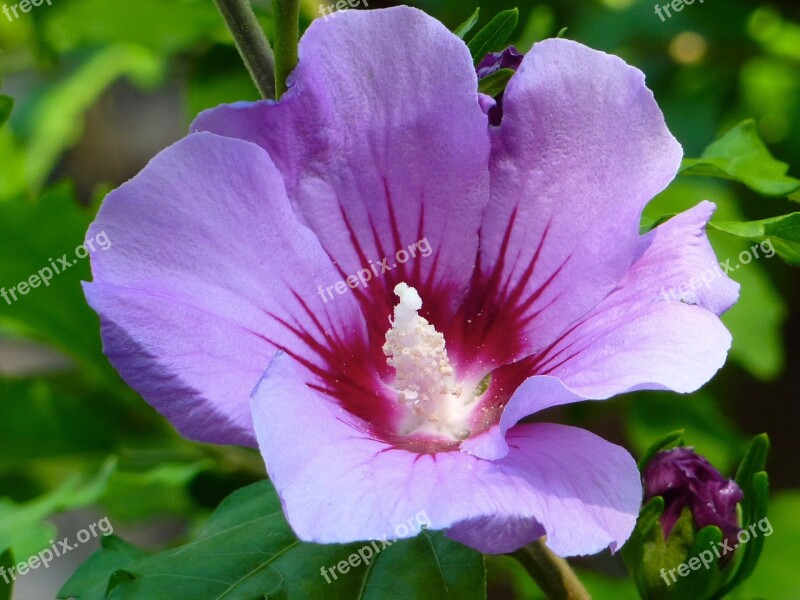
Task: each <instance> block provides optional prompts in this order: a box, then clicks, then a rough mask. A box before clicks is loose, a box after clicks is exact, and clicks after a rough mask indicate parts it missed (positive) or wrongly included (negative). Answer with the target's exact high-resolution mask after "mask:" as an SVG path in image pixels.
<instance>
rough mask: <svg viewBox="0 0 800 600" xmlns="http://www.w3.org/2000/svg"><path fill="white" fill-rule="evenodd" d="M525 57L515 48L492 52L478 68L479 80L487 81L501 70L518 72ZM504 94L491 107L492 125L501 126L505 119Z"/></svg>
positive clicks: (490, 120)
mask: <svg viewBox="0 0 800 600" xmlns="http://www.w3.org/2000/svg"><path fill="white" fill-rule="evenodd" d="M524 56H525V55H524V54H520V53H519V52H518V51H517V49H516V48H515V47H514V46H509V47H508V48H506V49H505V50H503V51H502V52H490V53H489V54H487V55H486V56H485V57H484V58H483V60H482V61H481V62H480V63H479V64H478V66H477V67H476V71H477V73H478V80H479V81H480V80H482V79H486V78H487V77H489V76H490V75H493V74H495V73H496V72H497V71H499V70H500V69H511V70H512V71H516V70H517V69H518V68H519V66H520V65H521V64H522V59H523V58H524ZM503 93H504V92H500V93H499V94H497V95H496V96H495V97H494V100H495V105H494V106H492V107H490V108H489V110H488V112H487V115H488V117H489V123H490V124H492V125H500V121H501V119H502V118H503Z"/></svg>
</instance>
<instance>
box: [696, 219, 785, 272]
mask: <svg viewBox="0 0 800 600" xmlns="http://www.w3.org/2000/svg"><path fill="white" fill-rule="evenodd" d="M709 225H710V226H711V227H713V228H714V229H717V230H718V231H724V232H725V233H728V234H730V235H735V236H737V237H742V238H746V239H748V240H753V241H757V242H762V241H765V240H766V241H768V243H769V244H771V245H772V248H774V251H775V252H777V253H778V255H779V256H780V257H781V258H783V260H785V261H786V262H787V263H789V264H790V265H793V266H795V267H798V266H800V212H794V213H790V214H788V215H782V216H780V217H773V218H771V219H762V220H760V221H746V222H743V223H742V222H736V221H716V222H715V221H711V223H709ZM766 250H767V251H769V250H770V246H769V245H767V246H766Z"/></svg>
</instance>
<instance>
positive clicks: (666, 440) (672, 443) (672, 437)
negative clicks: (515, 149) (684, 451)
mask: <svg viewBox="0 0 800 600" xmlns="http://www.w3.org/2000/svg"><path fill="white" fill-rule="evenodd" d="M683 433H684V430H683V429H678V430H677V431H672V432H670V433H668V434H666V435H665V436H664V437H662V438H661V439H659V440H656V441H655V442H654V443H653V444H651V445H650V447H649V448H648V449H647V450H645V451H644V452H643V453H642V456H641V457H640V458H639V463H638V466H639V470H640V471H643V470H644V468H645V467H646V466H647V463H649V462H650V460H651V459H652V458H653V457H654V456H655V455H656V454H658V453H659V452H661V451H662V450H669V449H671V448H675V447H676V446H681V445H683Z"/></svg>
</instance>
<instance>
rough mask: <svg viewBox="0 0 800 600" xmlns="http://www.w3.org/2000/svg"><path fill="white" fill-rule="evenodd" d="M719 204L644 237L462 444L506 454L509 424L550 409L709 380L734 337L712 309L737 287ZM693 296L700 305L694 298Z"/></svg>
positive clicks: (487, 453) (480, 452) (687, 387)
mask: <svg viewBox="0 0 800 600" xmlns="http://www.w3.org/2000/svg"><path fill="white" fill-rule="evenodd" d="M713 211H714V205H713V204H711V203H710V202H703V203H701V204H699V205H697V206H696V207H694V208H693V209H691V210H688V211H686V212H684V213H681V214H680V215H677V216H676V217H674V218H672V219H670V220H669V221H668V222H666V223H664V224H663V225H661V226H659V227H657V228H656V229H654V230H653V231H651V232H650V233H648V234H647V235H645V236H643V237H642V238H641V241H640V244H639V250H638V254H639V256H638V258H637V259H636V261H635V262H634V264H633V265H632V266H631V268H630V270H629V272H628V274H627V275H626V277H625V279H624V280H623V281H622V283H621V284H620V286H619V288H618V289H617V290H615V291H614V292H613V293H612V294H611V295H610V296H609V297H608V298H606V299H605V300H604V301H603V302H602V303H601V304H600V305H599V306H597V308H596V309H595V310H593V311H592V312H591V313H590V314H589V315H588V316H587V317H585V318H584V319H582V320H581V321H580V322H579V324H577V325H575V326H574V327H572V328H571V329H570V330H569V331H568V332H567V333H566V335H565V336H564V337H563V338H561V339H559V340H558V341H557V342H556V343H555V344H554V345H553V346H552V347H551V348H549V349H548V350H547V351H545V352H543V353H542V355H541V356H539V357H535V358H534V359H533V361H532V364H533V367H532V369H533V371H535V372H536V373H538V375H536V376H534V377H531V378H529V379H527V380H526V381H525V382H524V383H523V384H522V385H520V387H519V388H518V389H517V390H516V392H514V395H513V396H512V397H511V399H510V400H509V402H508V404H507V405H506V406H505V408H504V409H503V413H502V415H501V417H500V421H499V423H498V424H497V425H495V426H493V427H491V428H490V429H488V430H487V431H485V432H483V433H482V434H481V435H478V436H475V437H473V438H470V439H468V440H465V441H464V442H463V443H462V444H461V448H462V449H463V450H464V451H466V452H469V453H471V454H475V455H476V456H480V457H482V458H486V459H497V458H501V457H503V456H505V455H506V454H507V453H508V444H507V443H506V440H505V434H506V431H508V430H509V429H510V428H511V427H513V426H514V425H515V424H516V423H518V422H519V421H520V420H521V419H523V418H525V417H526V416H528V415H531V414H534V413H537V412H539V411H542V410H544V409H546V408H550V407H552V406H558V405H562V404H569V403H572V402H580V401H581V400H586V399H594V400H598V399H605V398H609V397H611V396H615V395H617V394H622V393H624V392H628V391H632V390H637V389H670V390H675V391H678V392H683V393H687V392H692V391H694V390H696V389H697V388H699V387H700V386H701V385H703V384H704V383H705V382H707V381H708V380H709V379H711V377H712V376H713V375H714V373H716V372H717V370H718V369H719V368H720V367H721V366H722V365H723V364H724V362H725V358H726V356H727V351H728V349H729V348H730V341H731V338H730V334H729V333H728V332H727V330H726V329H725V327H724V326H723V325H722V323H721V322H720V321H719V319H717V317H716V316H715V315H714V314H712V312H709V311H713V312H714V313H717V314H718V313H721V312H723V311H725V310H727V309H728V308H729V307H730V306H731V305H732V304H733V303H734V302H735V301H736V298H737V296H738V290H739V285H738V284H737V283H735V282H734V281H732V280H731V279H729V278H728V277H727V276H725V275H724V274H723V273H722V270H721V269H720V267H719V264H718V262H717V259H716V257H715V255H714V251H713V250H712V249H711V246H710V244H709V243H708V238H707V237H706V234H705V225H706V223H707V222H708V219H709V218H711V215H712V213H713ZM690 282H691V283H690ZM706 282H708V284H707V285H706ZM695 284H697V285H695ZM684 286H686V287H687V288H690V289H691V290H692V292H691V294H680V295H682V296H683V297H684V302H678V301H676V300H673V299H672V298H673V293H672V290H676V292H675V294H676V295H678V292H677V290H679V289H683V288H684ZM689 297H691V300H692V302H691V303H692V304H696V305H697V306H689V305H688V302H689V300H688V299H686V298H689ZM701 307H702V308H701ZM704 309H707V310H704Z"/></svg>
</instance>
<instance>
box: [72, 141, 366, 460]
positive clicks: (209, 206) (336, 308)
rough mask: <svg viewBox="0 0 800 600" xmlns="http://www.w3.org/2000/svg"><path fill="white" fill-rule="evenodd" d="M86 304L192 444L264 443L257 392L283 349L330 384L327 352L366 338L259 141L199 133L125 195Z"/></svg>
mask: <svg viewBox="0 0 800 600" xmlns="http://www.w3.org/2000/svg"><path fill="white" fill-rule="evenodd" d="M100 231H105V233H106V234H107V235H108V237H109V239H110V240H111V241H112V242H113V246H112V247H111V248H110V249H109V250H108V251H106V252H99V253H95V254H93V256H92V272H93V275H94V282H93V283H90V284H86V286H85V290H86V296H87V299H88V301H89V303H90V304H91V306H92V308H94V310H95V311H97V312H98V314H99V315H100V318H101V322H102V326H103V341H104V347H105V351H106V353H107V354H108V356H109V358H110V360H111V362H112V363H113V364H114V366H115V367H116V368H117V369H118V370H119V372H120V373H121V374H122V376H123V378H124V379H125V380H126V381H127V382H128V383H129V384H130V385H131V386H132V387H134V388H135V389H136V390H137V391H138V392H140V393H141V394H142V395H143V396H144V397H145V399H147V400H148V401H149V402H150V403H151V404H153V405H154V406H155V407H156V408H157V409H158V410H159V411H161V412H162V413H163V414H164V415H165V416H166V417H167V418H168V419H170V420H171V421H172V422H173V424H174V425H175V426H176V427H177V428H178V429H179V430H180V431H181V433H182V434H184V435H185V436H187V437H191V438H194V439H197V440H202V441H210V442H217V443H241V444H253V443H254V441H255V440H254V435H253V431H252V421H251V413H250V403H249V398H250V393H251V392H252V390H253V388H254V387H255V385H256V384H257V383H258V381H259V380H260V378H261V376H262V375H263V371H264V369H265V368H266V366H267V365H268V364H269V362H270V360H271V359H272V357H273V356H274V354H275V351H276V348H278V347H280V348H284V349H286V351H287V352H289V353H291V354H292V355H293V356H295V357H297V358H298V360H302V361H304V364H305V365H306V366H307V367H308V368H309V369H312V370H313V371H314V372H315V373H317V374H318V378H319V379H323V378H324V377H323V376H324V373H325V369H326V368H328V365H327V363H326V360H325V359H326V354H325V351H323V349H325V348H329V349H330V350H329V352H335V351H336V350H337V349H339V347H340V343H345V342H348V343H351V342H352V341H353V340H360V339H361V340H363V339H364V338H365V335H366V333H365V331H364V325H363V319H362V318H361V317H360V313H359V310H358V306H357V305H356V302H355V301H354V299H353V298H352V297H351V296H342V297H338V298H337V299H336V302H329V303H327V304H326V303H325V302H323V300H322V299H321V297H320V296H319V295H318V294H317V291H318V290H317V286H318V285H319V284H321V283H326V282H330V281H335V279H336V277H337V274H336V272H335V271H334V269H333V267H332V266H331V264H330V260H329V259H328V257H327V256H326V255H325V252H324V251H323V250H322V248H321V247H320V245H319V242H318V241H317V239H316V238H315V236H314V234H313V233H312V232H311V231H310V230H308V229H307V228H306V227H304V226H303V225H301V224H300V223H298V221H297V218H296V216H295V214H294V213H293V211H292V209H291V207H290V205H289V202H288V199H287V197H286V192H285V190H284V186H283V182H282V180H281V176H280V174H279V173H278V171H277V169H276V168H275V166H274V164H273V163H272V161H271V160H270V158H269V156H268V155H267V153H266V152H264V150H262V149H261V148H259V147H258V146H256V145H254V144H250V143H247V142H242V141H239V140H232V139H229V138H224V137H220V136H216V135H212V134H208V133H202V134H196V135H191V136H189V137H188V138H185V139H183V140H182V141H180V142H178V143H177V144H175V145H174V146H171V147H170V148H168V149H166V150H165V151H164V152H162V153H161V154H159V155H158V156H157V157H156V158H154V159H153V160H152V161H151V162H150V164H149V165H148V166H147V167H146V168H145V169H144V170H143V171H142V172H141V173H140V174H139V175H137V176H136V177H135V178H134V179H133V180H131V181H130V182H128V183H126V184H125V185H123V186H122V187H120V188H119V189H117V190H115V191H113V192H112V193H111V194H109V196H108V197H107V198H106V200H105V202H104V203H103V206H102V208H101V209H100V212H99V213H98V216H97V219H96V221H95V222H94V224H93V225H92V227H91V228H90V230H89V233H88V236H89V237H91V236H93V235H95V234H96V233H97V232H100Z"/></svg>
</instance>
